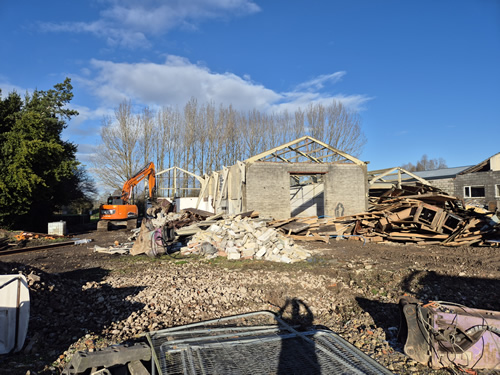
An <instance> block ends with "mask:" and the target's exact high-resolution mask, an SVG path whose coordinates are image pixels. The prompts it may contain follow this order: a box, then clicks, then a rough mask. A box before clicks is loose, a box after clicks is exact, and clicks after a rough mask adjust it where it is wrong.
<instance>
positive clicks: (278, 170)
mask: <svg viewBox="0 0 500 375" xmlns="http://www.w3.org/2000/svg"><path fill="white" fill-rule="evenodd" d="M294 173H295V174H298V173H307V174H316V173H323V174H324V199H325V215H327V216H332V217H333V216H342V215H350V214H355V213H359V212H363V211H366V210H367V207H368V199H367V193H368V182H367V176H366V173H367V169H366V165H364V166H359V165H356V164H333V163H331V164H317V163H296V164H293V163H290V164H288V163H271V162H256V163H250V164H248V165H247V175H246V186H245V189H244V200H243V201H244V206H245V210H256V211H259V213H260V214H261V215H263V216H271V217H273V218H275V219H278V220H280V219H287V218H289V217H290V212H291V207H290V174H294Z"/></svg>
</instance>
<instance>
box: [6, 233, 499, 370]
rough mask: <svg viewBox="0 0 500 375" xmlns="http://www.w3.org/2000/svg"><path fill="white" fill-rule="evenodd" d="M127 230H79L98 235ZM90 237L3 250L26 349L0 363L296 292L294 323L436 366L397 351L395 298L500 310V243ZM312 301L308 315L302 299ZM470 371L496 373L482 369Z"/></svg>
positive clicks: (48, 357) (33, 364)
mask: <svg viewBox="0 0 500 375" xmlns="http://www.w3.org/2000/svg"><path fill="white" fill-rule="evenodd" d="M127 236H128V232H126V231H124V230H119V231H113V232H109V233H104V234H103V233H97V232H92V231H90V232H88V233H85V234H81V235H80V238H85V237H86V238H93V239H95V244H99V245H102V246H105V245H111V244H112V243H113V242H114V241H119V242H126V237H127ZM90 245H92V246H93V244H87V245H81V246H71V247H65V248H56V249H52V250H44V251H37V252H32V253H25V254H17V255H10V256H3V257H1V258H0V261H1V262H0V273H1V274H9V273H18V272H22V273H23V274H25V275H26V276H27V277H28V280H29V284H30V293H31V315H30V325H29V332H28V338H27V340H26V346H25V349H24V350H23V351H22V352H20V353H16V354H11V355H4V356H2V357H0V373H5V374H26V372H27V371H28V370H29V371H30V373H31V374H59V373H60V371H61V370H62V368H63V366H64V365H65V363H66V362H67V361H69V360H70V358H71V356H72V354H73V353H74V352H75V351H76V350H90V351H93V350H95V349H97V348H102V347H106V346H109V345H112V344H116V343H123V342H127V341H129V342H130V341H134V340H140V338H138V335H139V334H141V333H144V332H147V331H155V330H159V329H162V328H167V327H171V326H176V325H182V324H187V323H191V322H197V321H201V320H206V319H213V318H217V317H222V316H228V315H233V314H239V313H244V312H251V311H258V310H271V311H275V312H278V311H280V309H282V308H283V307H284V306H285V305H286V304H287V301H290V300H292V299H295V300H296V301H300V302H301V304H302V306H303V308H302V310H300V314H299V315H300V316H297V315H296V314H295V315H293V317H292V312H291V308H290V306H288V307H287V308H286V309H285V311H284V317H286V318H288V319H289V320H294V323H304V321H305V320H306V318H307V319H308V321H307V322H306V323H312V324H313V325H320V326H326V327H328V328H329V329H331V330H333V331H334V332H336V333H338V334H340V335H341V336H342V337H343V338H345V339H346V340H348V341H349V342H351V343H352V344H354V345H355V346H356V347H357V348H359V349H361V350H362V351H363V352H365V353H366V354H368V355H369V356H371V357H373V358H375V359H376V360H377V361H379V362H380V363H381V364H382V365H384V366H386V367H387V368H388V369H390V370H391V371H393V372H395V373H398V374H440V373H448V372H447V371H446V370H432V369H429V368H427V367H425V366H423V365H420V364H417V363H416V362H415V361H413V360H412V359H410V358H408V357H407V356H405V355H404V354H403V353H402V347H401V345H400V344H399V343H398V342H397V340H396V337H397V332H398V328H399V309H398V306H397V302H398V299H399V297H400V296H401V295H403V294H404V293H406V294H408V295H411V296H414V297H417V298H419V299H421V300H423V301H427V300H442V301H449V302H455V303H461V304H464V305H466V306H469V307H473V308H483V309H489V310H496V311H498V310H500V298H499V297H500V292H499V291H500V277H499V276H500V253H499V249H498V248H469V247H463V248H445V247H439V246H429V247H418V246H410V245H409V246H405V245H398V246H394V245H387V244H385V245H384V244H371V245H370V244H367V245H363V244H362V243H361V242H358V241H346V240H344V241H332V243H331V244H311V243H309V244H304V246H307V248H308V250H310V251H312V252H313V253H314V257H313V259H312V261H310V262H303V263H295V264H280V263H272V262H266V261H227V260H226V259H221V258H217V259H214V260H210V261H207V260H204V259H200V258H196V257H190V258H182V259H180V258H171V257H168V256H164V257H162V258H159V259H150V258H147V257H146V256H138V257H131V256H109V255H105V254H98V253H94V252H93V251H92V246H90ZM304 306H307V308H308V309H310V311H311V312H312V322H311V317H310V316H307V314H306V309H305V308H304ZM478 373H479V374H487V373H493V372H491V371H489V372H488V371H479V372H478Z"/></svg>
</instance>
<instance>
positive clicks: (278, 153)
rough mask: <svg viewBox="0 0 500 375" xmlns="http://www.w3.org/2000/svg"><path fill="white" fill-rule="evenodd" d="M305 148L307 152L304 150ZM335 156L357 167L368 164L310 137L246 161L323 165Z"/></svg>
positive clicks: (296, 140)
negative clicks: (324, 153)
mask: <svg viewBox="0 0 500 375" xmlns="http://www.w3.org/2000/svg"><path fill="white" fill-rule="evenodd" d="M304 148H305V149H306V150H304ZM309 148H310V149H309ZM323 152H327V155H322V154H321V153H323ZM288 154H290V155H288ZM335 156H338V157H339V160H336V161H340V162H342V161H344V162H345V161H347V162H352V163H354V164H357V165H365V164H366V163H365V162H363V161H361V160H359V159H357V158H355V157H354V156H351V155H349V154H347V153H345V152H343V151H340V150H338V149H336V148H335V147H332V146H330V145H328V144H326V143H324V142H321V141H319V140H317V139H315V138H313V137H310V136H308V135H305V136H303V137H300V138H297V139H295V140H293V141H290V142H287V143H284V144H282V145H281V146H277V147H274V148H272V149H270V150H267V151H264V152H261V153H260V154H257V155H255V156H252V157H250V158H248V159H246V160H245V162H247V163H254V162H257V161H276V162H286V163H292V160H296V161H294V162H304V161H307V162H311V161H312V162H314V163H319V164H322V163H324V161H323V160H322V159H326V158H328V157H335ZM301 160H302V161H301Z"/></svg>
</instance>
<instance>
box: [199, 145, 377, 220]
mask: <svg viewBox="0 0 500 375" xmlns="http://www.w3.org/2000/svg"><path fill="white" fill-rule="evenodd" d="M366 165H367V163H365V162H363V161H361V160H358V159H357V158H355V157H353V156H351V155H349V154H347V153H344V152H342V151H340V150H337V149H335V148H334V147H332V146H330V145H328V144H325V143H323V142H321V141H319V140H317V139H314V138H312V137H310V136H304V137H301V138H298V139H296V140H294V141H291V142H289V143H285V144H283V145H281V146H278V147H275V148H273V149H271V150H268V151H265V152H262V153H260V154H258V155H255V156H253V157H251V158H249V159H247V160H245V161H243V162H237V163H236V164H235V165H232V166H230V167H224V168H223V170H222V171H217V172H213V173H212V174H210V176H207V177H206V178H205V181H204V183H203V186H202V188H201V191H200V195H199V197H198V204H197V205H198V206H199V205H200V204H201V203H202V201H204V202H208V203H210V205H211V206H212V207H214V211H215V212H216V213H221V212H223V213H228V214H235V213H239V212H244V211H251V210H254V211H258V212H259V213H260V215H262V216H270V217H273V218H275V219H286V218H290V217H294V216H319V217H321V216H343V215H349V214H354V213H356V212H362V211H365V210H366V209H367V206H368V183H367V166H366Z"/></svg>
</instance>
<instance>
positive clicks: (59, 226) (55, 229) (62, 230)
mask: <svg viewBox="0 0 500 375" xmlns="http://www.w3.org/2000/svg"><path fill="white" fill-rule="evenodd" d="M47 233H48V234H57V235H59V236H65V235H66V222H65V221H56V222H54V223H49V229H48V231H47Z"/></svg>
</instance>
